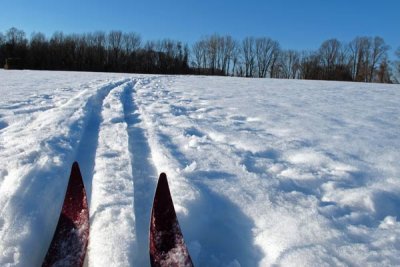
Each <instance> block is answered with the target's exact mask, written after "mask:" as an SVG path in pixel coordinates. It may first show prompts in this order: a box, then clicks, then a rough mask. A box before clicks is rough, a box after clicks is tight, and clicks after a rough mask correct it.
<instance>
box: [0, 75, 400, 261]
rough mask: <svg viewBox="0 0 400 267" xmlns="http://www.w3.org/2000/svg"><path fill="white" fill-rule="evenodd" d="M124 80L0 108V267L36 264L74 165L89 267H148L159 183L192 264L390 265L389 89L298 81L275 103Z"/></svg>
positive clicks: (395, 213)
mask: <svg viewBox="0 0 400 267" xmlns="http://www.w3.org/2000/svg"><path fill="white" fill-rule="evenodd" d="M0 74H1V73H0ZM30 74H32V75H33V77H34V75H35V74H36V73H35V72H33V73H30ZM51 75H55V76H56V77H57V75H58V74H51ZM91 75H92V74H91ZM125 76H126V75H125ZM94 77H96V79H98V78H97V76H94ZM106 77H108V76H107V75H106V76H105V77H104V78H106ZM122 77H123V76H115V77H114V76H113V77H111V78H108V80H104V78H103V79H100V80H99V79H98V80H96V81H93V82H90V83H84V84H80V85H76V84H75V85H74V86H75V87H71V88H61V89H58V91H57V94H54V93H53V95H52V94H51V93H49V94H46V93H45V92H44V93H43V92H41V91H40V90H38V91H37V92H35V93H34V94H32V95H31V97H29V98H28V99H26V98H22V99H24V100H23V101H21V100H18V97H19V95H17V96H14V95H10V96H7V97H8V100H7V101H5V102H4V103H2V102H1V101H0V149H1V150H0V158H2V159H5V158H6V159H8V160H7V162H0V240H1V242H0V265H1V266H40V265H41V261H42V260H43V258H44V255H45V253H46V251H47V248H48V245H49V244H50V241H51V238H52V233H53V230H54V229H55V227H56V224H57V220H58V215H59V211H60V209H61V205H62V201H63V197H64V192H65V189H66V188H65V187H66V183H67V182H68V181H67V178H68V175H69V171H70V167H71V164H72V162H73V161H74V160H77V161H78V162H79V163H80V167H81V171H82V175H83V178H84V182H85V186H86V190H87V194H88V200H89V203H90V220H91V228H90V240H89V248H88V253H87V259H86V260H87V265H88V266H149V264H150V263H149V255H148V231H149V230H148V227H149V218H150V212H151V205H152V200H153V195H154V190H155V186H156V182H157V177H158V174H159V173H160V172H166V173H167V175H168V179H169V184H170V190H171V194H172V197H173V201H174V205H175V209H176V212H177V216H178V219H179V221H180V225H181V229H182V232H183V235H184V238H185V241H186V243H187V245H188V248H189V251H190V254H191V257H192V259H193V262H194V264H195V266H229V267H236V266H311V265H312V266H355V265H383V266H392V265H398V264H400V262H399V260H398V258H397V257H396V255H398V251H399V250H400V247H399V245H398V244H399V242H400V224H399V223H398V217H400V212H399V208H398V205H399V203H400V198H399V197H398V195H399V193H400V186H399V183H398V182H396V177H397V178H398V175H399V172H398V168H396V167H394V166H395V164H394V163H395V162H396V161H395V159H396V158H397V159H398V156H399V154H398V151H397V152H396V149H394V150H390V149H389V148H390V147H391V146H395V147H396V146H397V147H398V143H397V141H398V131H397V130H400V129H399V125H400V122H399V120H398V118H397V119H394V120H392V121H390V120H388V119H387V118H386V117H385V116H386V115H387V116H389V118H390V116H392V117H393V118H395V116H394V115H393V114H396V113H397V112H398V111H399V109H398V108H396V105H395V102H396V100H395V99H398V97H399V95H398V93H396V92H395V91H394V90H391V88H392V87H382V88H381V91H383V92H384V93H385V94H387V95H389V94H392V96H391V97H390V98H384V97H383V96H382V95H383V94H382V93H381V91H379V90H377V89H375V88H374V85H368V87H369V91H368V93H366V92H364V90H365V88H362V87H363V86H366V85H354V84H346V83H343V84H340V88H339V89H338V88H335V85H336V84H335V83H327V82H313V83H308V82H304V81H293V82H291V83H290V84H291V86H293V88H291V90H290V92H291V94H290V95H285V94H282V93H281V92H280V91H279V90H275V88H274V86H275V87H277V88H280V87H285V86H289V85H288V84H289V83H288V82H287V81H281V80H271V81H268V82H265V81H263V80H259V81H258V80H253V81H251V82H249V83H246V82H247V80H244V81H243V80H240V79H235V78H231V79H226V78H209V77H181V76H140V77H139V76H131V77H130V78H126V77H125V78H122ZM53 79H54V78H53ZM49 80H50V82H52V78H50V79H49ZM245 81H246V82H245ZM60 83H61V85H62V82H61V81H60ZM238 84H241V85H243V86H246V89H250V90H252V91H253V92H255V93H256V94H258V95H259V96H263V94H264V91H263V90H267V91H268V94H269V97H268V98H266V97H264V96H263V97H260V99H254V94H255V93H252V94H248V93H247V92H246V90H240V89H238V88H237V86H238ZM222 85H223V86H224V88H233V89H232V90H219V89H220V87H221V86H222ZM14 86H24V85H23V84H22V85H21V84H19V83H17V82H16V83H15V85H14ZM188 86H190V87H191V90H187V87H188ZM324 87H327V88H326V89H324V91H323V93H322V94H321V95H315V94H314V93H313V90H315V89H318V90H321V89H320V88H324ZM235 88H236V89H235ZM338 90H347V91H346V92H347V94H346V93H341V94H338V93H337V92H338ZM20 94H21V97H22V96H24V94H26V93H25V92H21V93H20ZM311 95H313V97H309V96H311ZM6 99H7V98H6ZM238 99H239V100H240V101H238ZM277 100H278V101H277ZM357 101H361V102H360V103H363V105H360V104H358V105H355V106H354V107H353V103H354V102H356V103H357ZM376 103H378V105H379V108H378V109H373V108H369V109H368V110H365V106H367V107H368V106H371V107H375V106H376V105H377V104H376ZM249 104H250V105H251V107H252V108H251V109H249V111H247V110H246V108H247V107H248V106H249ZM336 105H340V106H341V107H340V108H337V107H336ZM349 110H351V111H352V112H354V114H353V117H352V118H350V117H349V116H347V113H346V112H349ZM315 125H318V127H319V128H320V129H315ZM377 125H378V126H379V127H380V128H379V127H378V126H377ZM377 127H378V128H377ZM321 129H322V130H321ZM321 132H323V133H329V134H325V135H323V134H320V133H321ZM54 133H56V135H54ZM330 133H332V134H330ZM380 138H383V141H380V143H378V144H375V143H374V141H373V140H380ZM21 140H23V141H24V142H21ZM343 144H346V146H343ZM365 144H370V147H368V150H367V149H365V148H364V147H365ZM387 150H389V151H387ZM376 155H379V156H376ZM377 177H380V178H379V179H378V178H377ZM42 203H45V204H46V205H41V204H42ZM50 203H51V204H53V205H49V204H50ZM10 229H11V230H10ZM50 229H51V230H50ZM38 244H40V245H38Z"/></svg>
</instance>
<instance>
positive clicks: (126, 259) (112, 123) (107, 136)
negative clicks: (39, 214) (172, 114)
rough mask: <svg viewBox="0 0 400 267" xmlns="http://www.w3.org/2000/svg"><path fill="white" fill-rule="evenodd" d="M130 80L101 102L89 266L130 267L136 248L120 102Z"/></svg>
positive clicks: (91, 210)
mask: <svg viewBox="0 0 400 267" xmlns="http://www.w3.org/2000/svg"><path fill="white" fill-rule="evenodd" d="M130 88H132V81H129V82H127V83H124V84H122V85H121V86H119V87H117V88H115V89H114V90H113V91H111V93H110V94H109V95H108V96H107V97H106V99H105V100H104V103H103V107H102V111H101V117H102V122H101V124H100V132H99V142H98V147H97V150H96V157H95V167H94V174H93V185H92V198H91V202H90V221H91V228H90V242H89V249H88V259H89V260H88V263H89V264H88V265H89V266H131V265H132V262H133V253H134V251H135V245H136V234H135V215H134V196H133V193H134V181H133V178H132V171H133V170H132V166H131V161H132V160H131V155H130V153H129V150H128V149H127V147H128V144H129V137H128V132H127V127H128V126H127V123H126V121H125V114H124V108H123V104H122V101H121V100H123V97H124V94H125V91H126V90H130Z"/></svg>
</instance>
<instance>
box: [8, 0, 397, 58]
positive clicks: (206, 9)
mask: <svg viewBox="0 0 400 267" xmlns="http://www.w3.org/2000/svg"><path fill="white" fill-rule="evenodd" d="M2 2H3V3H2V4H1V9H0V10H1V15H0V31H1V32H3V33H4V32H5V31H6V30H7V29H9V28H10V27H12V26H15V27H17V28H19V29H22V30H24V31H25V32H26V33H27V35H28V37H29V36H30V34H31V33H32V32H39V31H40V32H43V33H45V34H46V35H47V36H48V37H50V36H51V35H52V34H53V33H54V32H55V31H63V32H64V33H82V32H91V31H96V30H102V31H109V30H122V31H125V32H130V31H133V32H137V33H139V34H140V35H141V36H142V38H143V39H144V40H152V39H161V38H171V39H177V40H181V41H184V42H187V43H189V44H191V43H193V42H194V41H196V40H198V39H199V38H200V37H202V36H205V35H210V34H213V33H219V34H221V35H224V34H230V35H232V36H233V37H235V38H237V39H242V38H244V37H245V36H255V37H258V36H267V37H271V38H273V39H275V40H277V41H279V42H280V44H281V46H282V47H283V48H285V49H298V50H302V49H316V48H318V47H319V45H320V44H321V43H322V42H323V41H324V40H327V39H329V38H338V39H339V40H341V41H346V42H347V41H350V40H352V39H353V38H354V37H356V36H376V35H379V36H381V37H383V38H384V39H385V41H386V43H387V44H389V45H390V46H391V47H392V51H393V50H395V48H397V47H399V46H400V31H399V26H400V1H398V0H381V1H377V0H374V1H372V0H330V1H328V0H326V1H324V0H303V1H300V0H273V1H271V0H264V1H262V0H247V1H244V0H243V1H238V0H230V1H226V0H223V1H222V0H221V1H218V0H145V1H135V0H69V1H61V0H58V1H57V0H11V1H2Z"/></svg>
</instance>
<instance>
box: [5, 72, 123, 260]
mask: <svg viewBox="0 0 400 267" xmlns="http://www.w3.org/2000/svg"><path fill="white" fill-rule="evenodd" d="M124 81H125V80H124ZM124 81H117V82H106V83H105V84H104V85H96V84H95V85H87V86H83V90H82V91H80V92H78V93H77V94H76V95H75V96H73V97H72V98H70V99H68V100H67V101H65V102H63V103H61V105H59V106H55V107H54V108H52V109H47V110H42V112H41V113H39V114H38V115H36V114H34V116H31V117H30V119H31V121H30V122H29V123H27V124H25V123H26V121H25V120H21V121H22V122H21V123H18V121H17V122H16V123H15V124H13V125H11V126H10V127H8V128H6V129H4V130H6V131H3V132H2V133H1V134H2V135H1V147H2V150H1V152H0V156H2V157H3V158H7V159H8V161H7V162H2V163H1V165H0V173H2V179H1V185H0V196H1V198H0V207H1V208H0V218H1V219H0V239H1V240H2V242H1V244H0V251H2V255H1V257H0V265H2V266H40V264H41V262H42V260H43V258H44V255H45V253H46V251H47V248H48V245H49V244H50V241H51V238H52V235H53V232H54V229H55V227H56V224H57V221H58V216H59V212H60V209H61V206H62V202H63V198H64V193H65V190H66V185H67V182H68V179H67V178H68V175H69V172H70V168H71V165H72V161H73V160H74V159H75V158H76V151H79V152H80V153H82V152H83V153H85V152H87V151H86V149H83V148H82V147H83V146H85V144H83V143H82V136H84V135H83V134H82V133H83V132H85V129H86V128H87V127H88V124H89V123H90V122H91V121H90V118H91V117H93V116H96V115H95V114H93V113H95V112H96V109H97V108H96V106H98V105H99V102H102V99H103V98H104V97H105V96H106V95H107V94H108V92H109V91H111V90H112V89H113V88H114V87H116V86H118V85H119V84H121V83H123V82H124ZM103 83H104V82H103ZM53 132H56V133H57V134H59V135H56V136H54V134H53ZM32 137H33V138H32ZM16 138H18V140H17V139H16ZM21 140H24V142H22V143H21V142H20V141H21ZM83 141H87V140H83ZM83 157H84V156H83ZM85 167H86V166H85ZM86 174H87V172H86ZM85 178H86V179H85V181H87V178H88V177H85ZM89 179H90V178H89ZM62 192H64V193H62ZM41 203H46V204H45V205H42V204H41ZM48 203H52V204H53V205H50V206H48ZM10 229H13V230H10ZM31 229H35V231H34V232H32V231H31ZM39 244H40V245H39ZM27 255H29V257H28V256H27Z"/></svg>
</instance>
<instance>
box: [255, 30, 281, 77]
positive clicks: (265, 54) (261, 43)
mask: <svg viewBox="0 0 400 267" xmlns="http://www.w3.org/2000/svg"><path fill="white" fill-rule="evenodd" d="M278 50H279V44H278V42H276V41H274V40H272V39H270V38H265V37H264V38H257V39H256V40H255V54H256V59H257V69H258V77H260V78H265V77H266V76H267V72H268V70H269V69H270V67H271V65H272V63H273V62H274V59H276V58H277V57H276V53H277V52H278Z"/></svg>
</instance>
